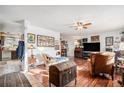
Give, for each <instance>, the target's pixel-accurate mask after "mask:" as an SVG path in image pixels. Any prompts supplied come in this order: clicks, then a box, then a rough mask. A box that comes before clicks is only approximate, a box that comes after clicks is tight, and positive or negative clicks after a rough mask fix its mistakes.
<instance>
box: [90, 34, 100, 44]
mask: <svg viewBox="0 0 124 93" xmlns="http://www.w3.org/2000/svg"><path fill="white" fill-rule="evenodd" d="M91 42H99V35H96V36H91Z"/></svg>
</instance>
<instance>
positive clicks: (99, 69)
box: [90, 52, 115, 80]
mask: <svg viewBox="0 0 124 93" xmlns="http://www.w3.org/2000/svg"><path fill="white" fill-rule="evenodd" d="M114 57H115V53H113V52H102V53H96V54H92V53H91V61H90V66H91V67H90V71H91V74H92V76H95V75H96V74H100V73H103V74H104V73H105V74H109V75H110V76H111V78H112V80H113V79H114V62H115V58H114Z"/></svg>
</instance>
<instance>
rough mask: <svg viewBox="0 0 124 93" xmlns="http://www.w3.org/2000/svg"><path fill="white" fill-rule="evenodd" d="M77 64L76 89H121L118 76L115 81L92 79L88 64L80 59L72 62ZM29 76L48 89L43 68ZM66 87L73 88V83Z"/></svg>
mask: <svg viewBox="0 0 124 93" xmlns="http://www.w3.org/2000/svg"><path fill="white" fill-rule="evenodd" d="M73 61H74V62H75V63H76V64H77V85H76V87H121V86H120V85H119V84H118V82H117V80H121V76H120V75H117V74H116V75H115V79H114V80H113V81H112V80H111V79H109V78H106V77H103V76H97V77H94V78H93V77H92V76H91V74H90V71H89V67H88V62H87V61H85V60H82V59H74V60H73ZM29 73H30V75H32V76H33V77H35V79H37V81H39V83H40V84H42V85H43V86H44V87H48V85H49V84H48V81H49V75H48V69H46V68H45V67H44V66H42V65H41V66H38V67H36V68H34V69H30V71H29ZM66 87H75V83H74V81H72V82H70V83H69V84H67V85H66Z"/></svg>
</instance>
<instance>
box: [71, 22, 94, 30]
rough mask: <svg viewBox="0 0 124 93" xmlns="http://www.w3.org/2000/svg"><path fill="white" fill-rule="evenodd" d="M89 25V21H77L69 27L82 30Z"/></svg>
mask: <svg viewBox="0 0 124 93" xmlns="http://www.w3.org/2000/svg"><path fill="white" fill-rule="evenodd" d="M90 25H92V23H91V22H81V21H77V22H75V23H74V24H73V25H72V26H71V27H74V28H75V30H78V31H82V30H83V29H87V28H88V27H89V26H90Z"/></svg>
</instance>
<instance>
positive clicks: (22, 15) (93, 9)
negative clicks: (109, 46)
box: [0, 5, 124, 35]
mask: <svg viewBox="0 0 124 93" xmlns="http://www.w3.org/2000/svg"><path fill="white" fill-rule="evenodd" d="M0 17H3V18H5V19H8V20H22V19H26V20H28V21H30V22H31V23H32V24H34V25H37V26H40V27H43V28H47V29H51V30H54V31H58V32H60V33H62V34H64V35H80V32H78V33H77V31H75V30H74V28H71V27H70V25H71V24H72V23H73V22H74V21H77V20H79V21H90V22H92V26H91V27H90V28H89V29H87V30H84V33H97V32H103V31H118V30H124V6H95V5H93V6H91V5H90V6H87V5H68V6H65V5H63V6H59V5H58V6H54V5H41V6H33V5H32V6H0Z"/></svg>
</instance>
